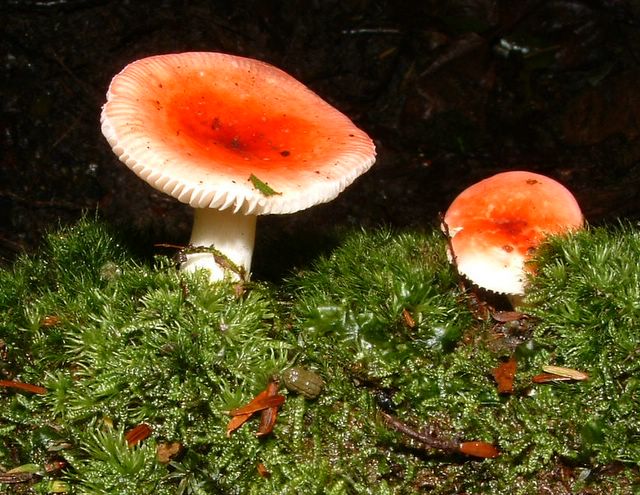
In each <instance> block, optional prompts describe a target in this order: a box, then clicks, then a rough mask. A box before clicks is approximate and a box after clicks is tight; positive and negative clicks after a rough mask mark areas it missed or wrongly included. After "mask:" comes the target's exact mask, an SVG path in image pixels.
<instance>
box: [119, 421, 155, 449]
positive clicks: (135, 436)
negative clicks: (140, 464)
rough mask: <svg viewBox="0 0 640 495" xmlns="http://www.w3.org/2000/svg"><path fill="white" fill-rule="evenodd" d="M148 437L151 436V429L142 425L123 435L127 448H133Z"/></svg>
mask: <svg viewBox="0 0 640 495" xmlns="http://www.w3.org/2000/svg"><path fill="white" fill-rule="evenodd" d="M149 435H151V427H150V426H149V425H146V424H144V423H140V424H139V425H137V426H134V427H133V428H131V429H130V430H129V431H127V432H126V433H125V434H124V439H125V440H126V441H127V445H128V446H129V447H133V446H135V445H138V444H139V443H140V442H142V441H143V440H145V439H146V438H149Z"/></svg>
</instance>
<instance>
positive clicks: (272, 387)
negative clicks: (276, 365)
mask: <svg viewBox="0 0 640 495" xmlns="http://www.w3.org/2000/svg"><path fill="white" fill-rule="evenodd" d="M278 386H279V382H278V381H277V380H270V381H269V383H268V384H267V388H266V390H265V392H266V393H267V397H276V396H277V394H278ZM279 406H280V404H278V405H276V406H271V407H268V408H267V409H263V410H262V412H261V413H260V425H259V426H258V431H257V432H256V436H259V437H263V436H265V435H268V434H269V433H271V432H272V431H273V426H274V425H275V424H276V418H277V417H278V407H279Z"/></svg>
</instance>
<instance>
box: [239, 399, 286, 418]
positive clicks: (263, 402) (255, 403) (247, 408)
mask: <svg viewBox="0 0 640 495" xmlns="http://www.w3.org/2000/svg"><path fill="white" fill-rule="evenodd" d="M283 402H284V395H274V396H272V397H263V398H261V399H260V400H256V399H253V400H252V401H251V402H249V403H248V404H246V405H244V406H242V407H239V408H237V409H234V410H232V411H231V412H230V413H229V414H230V415H231V416H243V415H245V414H253V413H255V412H258V411H262V410H263V409H267V408H268V407H275V406H279V405H280V404H282V403H283Z"/></svg>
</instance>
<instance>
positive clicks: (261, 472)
mask: <svg viewBox="0 0 640 495" xmlns="http://www.w3.org/2000/svg"><path fill="white" fill-rule="evenodd" d="M258 474H259V475H260V476H262V477H263V478H268V477H269V476H271V471H269V470H268V469H267V468H266V466H265V465H264V464H262V463H261V462H259V463H258Z"/></svg>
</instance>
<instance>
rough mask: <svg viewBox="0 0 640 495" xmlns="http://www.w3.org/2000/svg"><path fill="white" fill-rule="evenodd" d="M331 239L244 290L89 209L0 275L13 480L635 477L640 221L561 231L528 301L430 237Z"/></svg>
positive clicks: (253, 487)
mask: <svg viewBox="0 0 640 495" xmlns="http://www.w3.org/2000/svg"><path fill="white" fill-rule="evenodd" d="M341 239H342V240H341V242H340V243H339V246H338V247H337V248H335V249H332V250H331V251H327V252H326V254H325V255H324V256H321V257H319V258H317V259H316V260H315V261H314V262H313V264H312V265H311V266H303V267H299V269H298V270H297V271H296V272H295V273H292V274H291V275H290V276H289V277H288V278H287V279H286V280H285V281H281V282H278V283H271V284H267V283H264V282H259V281H255V280H254V281H253V282H251V283H249V284H246V286H245V290H244V291H243V292H242V293H241V294H238V293H237V292H236V291H235V289H234V282H233V281H228V282H227V281H222V282H217V283H215V284H211V283H210V281H209V279H208V277H207V276H206V275H204V274H202V273H200V272H196V273H193V274H188V273H184V272H179V271H176V270H175V264H174V263H173V262H172V261H171V260H170V259H168V258H165V257H162V256H158V257H156V258H155V259H154V260H153V261H152V263H148V262H147V261H146V260H143V259H139V258H136V257H135V256H134V255H133V254H132V251H130V250H129V249H128V248H127V245H126V243H125V241H123V240H122V239H118V238H117V237H115V236H114V235H113V234H111V233H110V232H109V230H108V229H106V228H105V227H104V226H102V225H100V224H99V223H95V222H93V221H89V220H83V221H82V222H80V223H79V224H78V225H76V226H74V227H72V228H67V229H63V230H61V231H58V232H55V233H52V234H51V235H49V236H48V238H47V239H46V242H45V244H44V246H43V248H42V250H41V252H40V253H39V254H37V255H35V256H24V257H22V258H21V259H19V260H18V261H17V262H16V263H15V265H14V266H13V267H12V268H10V269H6V270H3V271H0V313H1V314H0V380H2V382H1V383H2V385H1V386H0V387H1V388H0V492H2V493H81V494H89V493H90V494H110V495H111V494H116V493H117V494H125V495H127V494H148V493H158V494H176V495H178V494H180V495H181V494H212V493H230V494H234V493H236V494H276V493H278V494H280V493H305V494H306V493H310V494H325V493H329V494H342V493H344V494H374V493H375V494H379V493H381V494H411V493H435V494H453V493H470V494H472V493H474V494H482V493H505V494H506V493H509V494H537V493H589V494H605V493H606V494H612V493H613V494H632V493H635V492H637V491H638V489H640V486H639V485H638V479H639V478H640V477H639V471H638V469H639V468H638V466H639V465H640V425H639V422H638V411H640V381H639V380H638V376H640V369H638V368H639V366H640V364H638V363H639V362H640V360H638V359H637V357H638V349H640V272H639V269H638V265H637V259H638V253H640V233H639V232H638V229H637V228H636V227H632V226H630V225H619V226H614V227H607V228H587V229H585V230H584V231H582V232H579V233H575V234H573V235H571V236H567V237H558V238H553V239H551V240H550V241H549V242H548V243H547V244H546V245H545V246H544V247H543V248H542V249H541V250H540V251H539V252H538V254H537V257H536V263H537V267H538V268H537V275H536V277H535V278H534V279H531V281H530V284H529V286H528V292H527V295H526V297H525V301H523V305H522V306H521V307H520V312H513V311H507V312H504V311H500V310H499V309H496V308H493V307H491V305H488V304H487V303H486V302H485V303H484V306H482V307H483V308H484V309H485V310H486V311H479V310H478V307H479V306H477V304H476V303H477V301H475V302H473V303H470V299H471V293H470V292H469V291H468V290H466V289H463V288H461V286H460V285H459V284H458V278H457V275H456V273H455V271H454V270H453V269H452V267H451V266H450V265H449V263H448V261H447V256H446V241H445V239H444V238H443V236H442V235H441V234H440V233H438V232H435V231H434V232H428V233H411V232H392V231H388V230H377V231H372V232H354V233H344V234H342V238H341ZM505 365H506V368H505V367H504V366H505ZM291 369H298V370H302V371H304V373H306V372H309V373H311V374H309V375H305V376H306V379H309V380H312V382H313V383H311V385H308V386H307V385H305V383H302V382H296V381H294V382H291V383H289V385H291V387H290V388H288V387H287V386H280V387H277V388H276V387H275V386H274V385H273V383H274V382H275V380H277V379H279V380H280V383H281V384H282V383H283V382H284V381H285V380H284V378H285V372H286V371H287V370H291ZM541 374H548V375H552V376H556V377H558V379H552V380H541V379H540V378H539V376H540V375H541ZM290 379H291V377H288V376H287V377H286V380H287V381H289V380H290ZM500 384H502V387H501V388H500V390H499V389H498V386H499V385H500ZM316 385H317V386H316ZM265 391H268V393H264V394H263V395H261V394H262V393H263V392H265ZM41 392H42V393H41ZM305 394H307V395H305ZM267 396H269V397H282V399H281V398H276V399H271V398H270V399H268V400H267V399H266V397H267ZM256 397H263V399H264V400H263V399H258V401H257V402H256V401H255V399H256ZM270 400H275V401H276V402H277V404H276V402H274V403H272V402H269V401H270ZM252 402H253V406H255V407H254V409H255V408H257V409H256V411H255V412H253V413H251V414H252V415H251V416H250V417H249V418H247V422H246V424H245V425H244V426H242V427H240V428H238V429H236V430H235V431H233V433H232V434H231V435H230V436H227V428H228V424H229V422H230V420H232V418H233V417H235V416H230V413H231V414H233V413H234V411H235V412H238V411H239V412H240V413H242V412H246V409H243V407H245V406H246V405H247V404H252ZM253 406H252V407H253ZM272 407H277V416H276V415H270V413H265V414H264V417H263V411H266V410H267V409H269V408H272ZM274 419H275V423H274V422H273V421H274ZM261 429H264V430H265V431H266V430H270V432H269V434H265V435H256V433H257V432H258V431H261ZM498 452H499V455H498V456H497V457H495V456H494V453H498ZM469 454H471V455H469Z"/></svg>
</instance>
